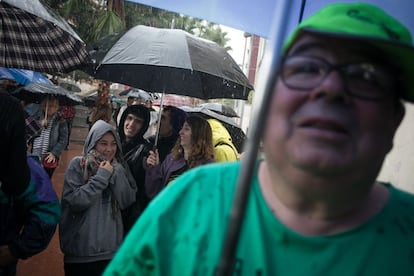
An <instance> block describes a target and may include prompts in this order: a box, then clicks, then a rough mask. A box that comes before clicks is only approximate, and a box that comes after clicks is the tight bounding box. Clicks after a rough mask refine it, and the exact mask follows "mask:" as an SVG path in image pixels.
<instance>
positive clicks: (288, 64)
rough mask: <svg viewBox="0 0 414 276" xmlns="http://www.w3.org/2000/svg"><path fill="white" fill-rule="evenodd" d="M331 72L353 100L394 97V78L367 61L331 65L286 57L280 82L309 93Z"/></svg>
mask: <svg viewBox="0 0 414 276" xmlns="http://www.w3.org/2000/svg"><path fill="white" fill-rule="evenodd" d="M334 70H335V71H337V72H339V74H340V75H341V77H342V79H343V81H344V88H345V91H346V92H347V93H348V94H349V95H351V96H353V97H357V98H360V99H363V100H369V101H377V100H381V99H384V98H385V97H387V96H390V95H393V88H394V89H395V85H396V78H395V76H394V75H392V74H391V73H390V70H389V69H388V70H387V69H386V68H385V67H384V66H382V67H381V66H379V65H376V64H373V63H368V62H361V63H350V64H330V63H329V62H327V61H326V60H324V59H321V58H317V57H312V56H288V57H286V58H285V59H284V60H283V65H282V71H281V79H282V81H283V83H284V84H285V85H286V86H287V87H288V88H290V89H296V90H304V91H310V90H312V89H314V88H316V87H318V86H319V85H320V84H321V83H322V82H323V80H324V79H325V78H326V77H327V76H328V75H329V73H330V72H332V71H334Z"/></svg>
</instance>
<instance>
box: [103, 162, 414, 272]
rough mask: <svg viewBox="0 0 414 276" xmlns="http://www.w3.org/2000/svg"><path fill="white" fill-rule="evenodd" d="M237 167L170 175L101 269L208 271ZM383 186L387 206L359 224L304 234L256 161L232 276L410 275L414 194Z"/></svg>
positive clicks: (216, 256) (413, 258)
mask: <svg viewBox="0 0 414 276" xmlns="http://www.w3.org/2000/svg"><path fill="white" fill-rule="evenodd" d="M239 166H240V165H239V163H225V164H223V163H221V164H217V163H216V164H211V165H206V166H202V167H199V168H196V169H193V170H190V171H189V172H187V173H186V174H184V175H182V176H181V177H180V178H177V180H176V182H174V183H173V184H172V185H169V186H168V187H167V188H166V189H165V190H164V191H163V192H162V193H161V194H159V195H158V196H157V197H156V198H155V199H154V201H153V202H152V203H151V205H150V206H149V207H148V209H147V210H146V211H145V212H144V214H143V215H142V216H141V218H140V219H139V221H138V222H137V223H136V224H135V226H134V227H133V229H132V230H131V232H130V234H129V235H128V236H127V238H126V240H125V242H124V244H123V245H122V246H121V248H120V250H119V251H118V253H117V254H116V256H115V258H114V260H113V261H112V262H111V264H110V265H109V267H108V269H107V270H106V273H105V274H104V275H213V274H214V271H215V269H216V267H217V264H218V262H219V259H220V255H221V249H222V244H223V238H224V236H225V230H226V225H227V219H228V214H229V212H230V208H231V204H232V200H233V196H232V195H233V194H234V190H235V186H236V185H235V183H236V179H237V174H238V170H239ZM388 187H389V189H390V190H391V196H390V198H389V201H388V203H387V205H386V206H385V207H384V209H383V210H382V211H381V212H380V213H379V214H377V215H376V216H374V217H372V218H371V219H370V220H369V221H367V222H366V223H364V224H363V225H361V226H359V227H356V228H354V229H352V230H349V231H346V232H343V233H340V234H335V235H330V236H319V237H307V236H303V235H301V234H298V233H296V232H293V231H291V230H290V229H288V228H286V227H285V226H284V225H283V224H281V223H280V222H279V221H278V220H277V218H276V217H275V216H274V215H273V214H272V212H271V210H270V209H269V207H268V206H267V204H266V203H265V201H264V198H263V196H262V194H261V191H260V187H259V183H258V177H257V168H256V169H255V175H254V181H253V185H252V190H251V192H250V195H249V202H248V206H247V209H246V214H245V218H244V222H243V228H242V231H241V236H240V240H239V244H238V248H237V259H236V266H235V271H234V275H289V276H294V275H306V276H308V275H324V276H326V275H335V276H337V275H347V276H348V275H376V276H378V275H384V276H389V275H393V276H396V275H414V195H411V194H408V193H405V192H403V191H400V190H398V189H396V188H394V187H392V186H388Z"/></svg>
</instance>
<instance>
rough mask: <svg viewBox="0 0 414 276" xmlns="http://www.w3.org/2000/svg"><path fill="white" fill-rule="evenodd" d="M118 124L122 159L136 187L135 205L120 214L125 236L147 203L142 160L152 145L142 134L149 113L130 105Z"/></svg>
mask: <svg viewBox="0 0 414 276" xmlns="http://www.w3.org/2000/svg"><path fill="white" fill-rule="evenodd" d="M119 122H120V125H119V127H118V133H119V137H120V139H121V144H122V152H123V154H124V159H125V161H126V162H127V163H128V166H129V169H130V171H131V173H132V176H133V177H134V179H135V182H136V184H137V187H138V189H137V194H136V201H135V203H134V204H132V205H131V206H130V207H129V208H127V209H126V210H124V211H123V212H122V215H123V219H124V227H125V234H126V233H128V231H129V229H131V227H132V226H133V225H134V223H135V221H136V220H137V219H138V217H139V215H140V214H141V213H142V212H143V211H144V209H145V207H146V206H147V205H148V202H149V199H148V197H147V196H146V193H145V169H144V159H145V158H146V157H147V156H148V154H149V151H150V149H151V148H152V145H151V143H150V142H149V141H148V140H147V139H145V138H144V134H145V132H146V131H147V129H148V126H149V122H150V111H149V109H148V108H147V107H145V106H144V105H130V106H128V107H127V108H126V109H125V111H124V112H123V113H122V116H121V119H120V121H119Z"/></svg>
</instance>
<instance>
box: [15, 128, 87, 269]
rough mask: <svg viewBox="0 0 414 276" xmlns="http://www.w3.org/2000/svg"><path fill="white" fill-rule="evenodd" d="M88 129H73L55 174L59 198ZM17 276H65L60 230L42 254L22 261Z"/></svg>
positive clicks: (55, 184) (53, 180) (53, 179)
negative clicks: (69, 142) (71, 162)
mask: <svg viewBox="0 0 414 276" xmlns="http://www.w3.org/2000/svg"><path fill="white" fill-rule="evenodd" d="M86 134H87V129H85V128H73V129H72V134H71V144H70V145H69V149H68V150H66V151H64V152H63V153H62V155H61V158H60V161H59V167H58V168H57V169H56V171H55V172H54V174H53V177H52V183H53V188H54V189H55V191H56V194H57V195H58V197H59V198H60V197H61V194H62V187H63V178H64V174H65V171H66V168H67V166H68V165H69V162H70V161H71V160H72V158H73V157H74V156H77V155H81V154H82V149H83V141H84V140H85V137H86ZM16 275H17V276H27V275H30V276H49V275H50V276H63V275H64V271H63V254H62V252H61V251H60V247H59V235H58V229H57V230H56V233H55V235H54V236H53V238H52V241H51V242H50V244H49V246H48V247H47V248H46V249H45V250H44V251H42V252H41V253H39V254H37V255H35V256H33V257H31V258H29V259H27V260H20V261H19V263H18V266H17V274H16Z"/></svg>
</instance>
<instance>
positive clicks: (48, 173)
mask: <svg viewBox="0 0 414 276" xmlns="http://www.w3.org/2000/svg"><path fill="white" fill-rule="evenodd" d="M44 169H45V171H46V173H47V175H48V176H49V178H50V179H52V175H53V173H54V171H55V170H56V169H48V168H44Z"/></svg>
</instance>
